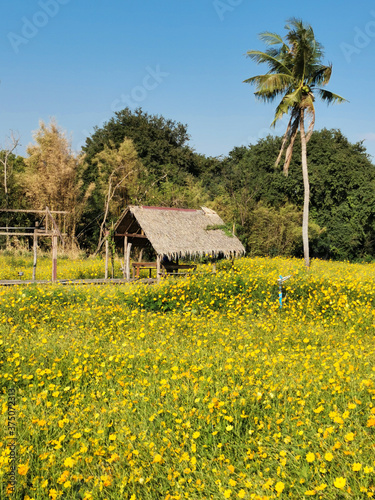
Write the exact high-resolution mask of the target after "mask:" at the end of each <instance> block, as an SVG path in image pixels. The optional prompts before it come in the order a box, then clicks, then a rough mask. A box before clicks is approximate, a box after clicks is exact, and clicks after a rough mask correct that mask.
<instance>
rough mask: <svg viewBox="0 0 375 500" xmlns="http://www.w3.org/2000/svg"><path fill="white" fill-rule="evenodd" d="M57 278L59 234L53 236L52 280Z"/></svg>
mask: <svg viewBox="0 0 375 500" xmlns="http://www.w3.org/2000/svg"><path fill="white" fill-rule="evenodd" d="M56 280H57V234H56V233H55V234H54V235H53V236H52V281H56Z"/></svg>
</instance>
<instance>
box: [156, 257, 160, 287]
mask: <svg viewBox="0 0 375 500" xmlns="http://www.w3.org/2000/svg"><path fill="white" fill-rule="evenodd" d="M160 261H161V259H160V255H157V256H156V281H157V282H158V283H159V282H160V276H161V273H160Z"/></svg>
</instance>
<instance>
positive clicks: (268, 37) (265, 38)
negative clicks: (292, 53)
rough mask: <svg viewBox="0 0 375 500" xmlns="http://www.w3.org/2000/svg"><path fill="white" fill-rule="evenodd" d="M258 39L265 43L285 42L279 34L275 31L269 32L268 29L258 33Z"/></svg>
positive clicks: (283, 43)
mask: <svg viewBox="0 0 375 500" xmlns="http://www.w3.org/2000/svg"><path fill="white" fill-rule="evenodd" d="M259 40H261V41H262V42H264V43H265V44H266V45H279V44H280V45H285V42H284V40H283V39H282V37H281V36H280V35H278V34H277V33H271V32H270V31H265V32H263V33H260V34H259Z"/></svg>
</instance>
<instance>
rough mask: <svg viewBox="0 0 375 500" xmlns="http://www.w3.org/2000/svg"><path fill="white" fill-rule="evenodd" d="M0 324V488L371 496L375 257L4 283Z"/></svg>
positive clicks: (112, 497)
mask: <svg viewBox="0 0 375 500" xmlns="http://www.w3.org/2000/svg"><path fill="white" fill-rule="evenodd" d="M93 262H94V261H93ZM95 262H96V261H95ZM85 265H88V266H92V262H90V261H88V264H86V263H85V262H84V261H82V262H80V263H78V264H77V268H76V271H77V270H78V271H79V272H82V273H83V274H85V273H86V270H85ZM95 265H97V266H98V268H97V272H98V273H99V277H102V275H101V274H100V273H101V272H102V271H101V269H102V268H103V263H102V262H100V261H98V264H95ZM100 266H101V267H100ZM3 268H5V264H4V266H3ZM66 268H67V269H68V268H69V269H71V270H72V271H71V274H70V276H61V277H69V278H73V277H75V276H77V275H75V274H74V269H75V263H74V262H73V261H70V262H69V263H68V262H67V267H66ZM46 269H47V264H46ZM90 269H91V268H90ZM90 272H93V273H94V271H91V270H90ZM279 275H283V276H286V275H291V278H290V280H288V282H287V284H286V289H285V292H286V293H287V297H286V300H285V303H284V307H283V308H282V309H280V308H279V303H278V287H277V279H278V277H279ZM85 276H86V274H85ZM0 324H1V328H0V335H1V336H0V363H1V364H0V367H1V368H0V376H1V384H0V385H1V388H2V393H1V405H2V406H1V421H0V425H1V429H3V431H2V433H1V437H0V497H1V498H16V499H38V500H39V499H59V498H61V499H93V500H97V499H98V500H101V499H103V500H104V499H108V500H118V499H131V500H143V499H145V500H151V499H165V500H172V499H214V500H216V499H221V498H222V499H224V498H230V499H237V498H244V499H273V498H280V499H283V498H292V499H299V498H308V497H313V498H314V497H315V498H322V499H325V500H331V499H332V500H334V499H341V498H342V499H346V498H353V499H360V498H373V497H375V482H374V477H375V474H374V470H375V433H374V429H375V362H374V360H375V336H374V333H375V265H374V264H349V263H333V262H321V261H312V266H311V270H310V271H309V272H307V271H306V270H305V269H304V266H303V262H302V261H300V260H296V259H284V258H274V259H268V258H256V259H247V258H244V259H240V260H238V261H236V262H235V263H234V266H232V264H231V263H230V262H228V261H223V262H220V263H219V264H218V271H217V273H216V274H211V273H210V268H209V267H208V266H205V265H201V266H198V269H197V272H196V273H194V274H192V275H191V276H188V277H186V278H182V279H181V278H180V279H178V280H177V279H176V278H171V279H166V280H164V281H162V282H161V283H160V284H159V285H152V286H150V285H143V284H128V285H100V286H94V285H88V286H83V285H80V286H78V285H77V286H72V285H66V286H63V285H28V286H21V287H10V288H7V287H4V288H0ZM13 387H14V388H15V389H16V425H17V428H16V445H17V454H18V455H17V471H16V480H17V484H16V492H15V493H14V494H12V493H11V492H10V483H9V472H10V458H9V455H10V448H9V446H7V444H8V442H9V436H8V435H7V425H8V421H7V419H8V403H7V402H8V397H9V391H10V390H11V388H13Z"/></svg>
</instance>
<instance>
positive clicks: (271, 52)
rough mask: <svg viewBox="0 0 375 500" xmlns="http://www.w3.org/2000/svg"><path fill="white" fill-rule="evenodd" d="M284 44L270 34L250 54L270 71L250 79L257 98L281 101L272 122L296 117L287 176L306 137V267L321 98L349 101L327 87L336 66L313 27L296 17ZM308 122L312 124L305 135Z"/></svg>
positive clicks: (286, 142) (288, 139) (289, 135)
mask: <svg viewBox="0 0 375 500" xmlns="http://www.w3.org/2000/svg"><path fill="white" fill-rule="evenodd" d="M285 29H286V30H287V34H286V36H285V37H284V39H283V38H282V37H281V36H280V35H277V34H275V33H269V32H265V33H262V34H261V35H260V39H261V40H262V41H263V42H264V43H265V44H266V45H267V46H268V47H269V48H268V49H267V50H266V51H265V52H261V51H258V50H250V51H248V52H247V55H248V57H250V58H251V59H252V60H253V61H255V62H256V63H257V64H262V63H265V64H266V65H267V66H268V68H269V71H268V72H267V73H266V74H263V75H257V76H254V77H252V78H249V79H247V80H245V82H246V83H250V84H254V85H255V86H256V92H255V96H256V97H257V98H259V99H261V100H263V101H265V102H272V101H274V100H275V99H277V98H279V97H280V96H281V101H280V102H279V104H278V106H277V108H276V112H275V118H274V120H273V122H272V124H273V125H275V123H276V121H277V120H279V119H280V118H282V116H283V115H284V114H289V113H290V120H289V123H288V126H287V129H286V133H285V135H284V138H283V141H282V145H281V148H280V152H279V155H278V157H277V160H276V165H277V164H278V163H279V162H280V160H281V158H282V155H283V153H284V151H285V148H286V152H285V162H284V173H285V175H287V173H288V168H289V164H290V161H291V157H292V153H293V146H294V142H295V139H296V136H297V133H298V130H299V132H300V140H301V160H302V174H303V185H304V204H303V222H302V239H303V250H304V258H305V264H306V266H307V267H309V265H310V255H309V239H308V222H309V201H310V185H309V177H308V169H307V152H306V151H307V149H306V146H307V143H308V141H309V139H310V137H311V134H312V132H313V128H314V122H315V108H314V101H315V95H317V96H318V97H320V98H321V99H322V100H323V101H325V102H326V103H328V104H329V103H334V102H343V101H345V99H344V98H343V97H341V96H339V95H337V94H334V93H332V92H330V91H328V90H325V89H323V88H321V86H324V85H326V84H327V83H328V82H329V80H330V78H331V73H332V66H331V65H329V66H325V65H324V64H322V59H323V55H324V54H323V47H322V45H321V44H320V43H319V42H317V41H316V39H315V35H314V31H313V29H312V27H311V26H310V25H308V24H303V22H302V21H301V20H298V19H295V18H292V19H291V20H290V21H289V22H288V24H287V25H286V26H285ZM305 118H309V119H310V123H309V126H308V130H307V133H306V130H305Z"/></svg>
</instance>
